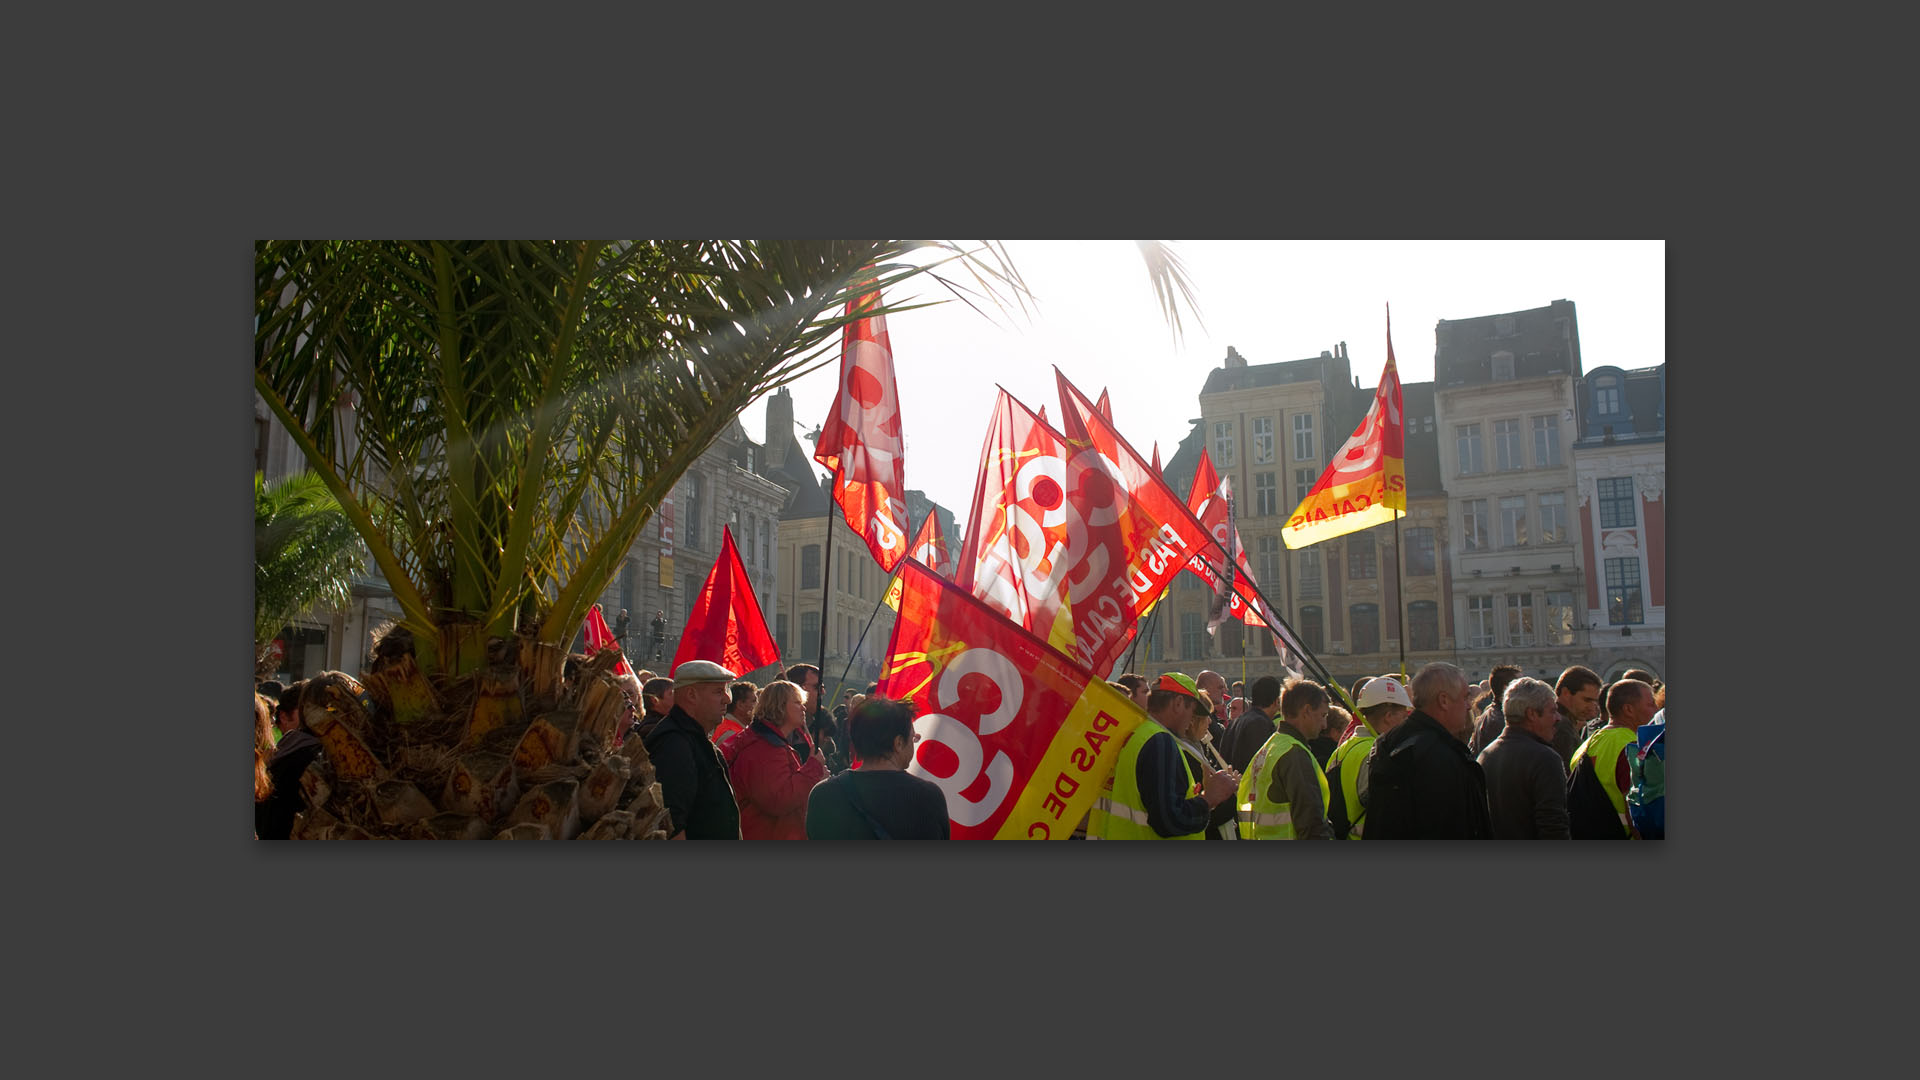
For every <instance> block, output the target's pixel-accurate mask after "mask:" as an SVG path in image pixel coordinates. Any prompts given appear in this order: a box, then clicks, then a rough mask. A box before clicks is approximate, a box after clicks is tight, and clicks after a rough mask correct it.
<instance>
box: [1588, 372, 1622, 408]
mask: <svg viewBox="0 0 1920 1080" xmlns="http://www.w3.org/2000/svg"><path fill="white" fill-rule="evenodd" d="M1593 411H1594V414H1595V415H1597V416H1613V415H1614V414H1616V413H1618V412H1619V411H1620V380H1618V379H1616V378H1614V377H1612V376H1611V375H1605V376H1601V377H1600V378H1598V379H1595V380H1593Z"/></svg>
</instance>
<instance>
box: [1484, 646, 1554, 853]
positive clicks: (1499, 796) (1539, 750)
mask: <svg viewBox="0 0 1920 1080" xmlns="http://www.w3.org/2000/svg"><path fill="white" fill-rule="evenodd" d="M1555 705H1556V702H1555V700H1554V693H1553V687H1551V686H1548V685H1547V684H1546V683H1544V682H1541V681H1540V680H1539V679H1527V678H1519V679H1514V680H1513V681H1512V682H1510V683H1508V684H1507V688H1506V694H1505V698H1504V700H1503V701H1502V703H1501V706H1502V709H1503V710H1504V711H1505V713H1506V723H1505V724H1504V725H1503V727H1502V730H1501V732H1500V734H1499V735H1497V736H1495V737H1494V740H1493V741H1492V742H1490V743H1488V744H1487V746H1486V749H1484V750H1482V751H1480V757H1479V759H1478V760H1479V762H1480V768H1481V770H1482V771H1484V772H1485V773H1486V776H1487V813H1488V816H1489V817H1490V818H1491V819H1492V821H1493V838H1494V839H1495V840H1570V839H1572V836H1573V834H1572V833H1570V832H1569V831H1568V829H1567V767H1566V766H1565V765H1563V764H1561V762H1560V754H1559V753H1558V752H1557V751H1555V750H1554V748H1553V727H1554V724H1555V723H1556V722H1558V721H1559V719H1560V713H1559V710H1558V709H1557V708H1556V707H1555Z"/></svg>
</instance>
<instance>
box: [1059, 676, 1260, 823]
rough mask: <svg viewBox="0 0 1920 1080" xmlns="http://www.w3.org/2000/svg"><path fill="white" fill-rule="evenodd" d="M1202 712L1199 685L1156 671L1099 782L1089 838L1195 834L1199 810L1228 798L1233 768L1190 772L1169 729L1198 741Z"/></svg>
mask: <svg viewBox="0 0 1920 1080" xmlns="http://www.w3.org/2000/svg"><path fill="white" fill-rule="evenodd" d="M1205 725H1206V717H1205V714H1203V713H1202V712H1201V711H1200V693H1199V687H1197V686H1195V685H1194V683H1193V680H1192V679H1190V678H1188V677H1187V676H1185V675H1182V674H1180V673H1179V672H1168V673H1167V674H1165V675H1162V676H1160V681H1159V682H1157V683H1155V684H1154V687H1153V689H1152V691H1151V692H1149V693H1148V694H1147V719H1145V720H1143V721H1141V722H1140V726H1139V727H1137V728H1134V729H1133V733H1132V734H1130V735H1129V736H1127V742H1126V745H1125V746H1122V747H1121V748H1120V757H1119V760H1117V761H1115V762H1114V766H1113V775H1112V776H1110V777H1108V779H1107V787H1106V789H1105V790H1104V791H1102V792H1101V793H1100V798H1099V799H1098V800H1096V801H1095V802H1094V804H1093V809H1092V810H1091V811H1089V812H1088V814H1087V839H1089V840H1199V839H1202V838H1203V837H1204V835H1205V833H1206V828H1207V815H1208V814H1209V813H1211V812H1212V810H1213V808H1214V807H1216V806H1219V805H1220V804H1221V803H1223V802H1225V801H1227V800H1228V799H1231V798H1233V792H1234V789H1235V788H1236V787H1238V785H1239V783H1240V774H1239V773H1237V772H1234V771H1233V770H1232V769H1231V768H1228V769H1222V770H1220V771H1218V772H1215V771H1213V770H1210V769H1207V768H1206V766H1205V765H1204V763H1203V764H1202V766H1201V768H1202V772H1203V775H1201V776H1197V777H1196V776H1195V775H1193V769H1192V768H1191V767H1190V766H1189V765H1188V764H1187V756H1186V755H1185V754H1183V753H1181V752H1180V744H1179V743H1178V742H1177V741H1175V735H1176V733H1177V734H1178V735H1179V736H1181V737H1184V738H1191V739H1198V738H1199V737H1200V733H1201V732H1202V731H1204V730H1205Z"/></svg>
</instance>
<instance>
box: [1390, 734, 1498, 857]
mask: <svg viewBox="0 0 1920 1080" xmlns="http://www.w3.org/2000/svg"><path fill="white" fill-rule="evenodd" d="M1367 761H1368V765H1367V773H1368V780H1367V797H1366V806H1367V839H1368V840H1486V839H1491V838H1492V836H1493V822H1492V819H1491V818H1490V816H1489V815H1488V813H1487V778H1486V774H1485V773H1484V772H1482V771H1481V769H1480V763H1479V762H1477V761H1475V760H1473V754H1472V752H1470V751H1469V750H1468V749H1467V744H1466V743H1463V742H1461V741H1460V740H1459V739H1456V738H1454V737H1453V736H1452V734H1450V733H1449V732H1448V731H1447V729H1446V728H1444V727H1441V726H1440V722H1439V721H1438V720H1435V719H1434V718H1433V717H1431V716H1428V715H1427V714H1426V713H1424V712H1420V711H1419V710H1415V711H1414V713H1413V714H1412V715H1411V716H1409V717H1407V719H1406V722H1405V723H1403V724H1401V725H1400V726H1399V727H1396V728H1394V729H1393V730H1392V731H1389V732H1387V733H1386V734H1385V735H1382V736H1380V738H1379V740H1378V741H1376V742H1375V743H1374V744H1373V750H1372V751H1371V752H1370V753H1369V754H1368V755H1367Z"/></svg>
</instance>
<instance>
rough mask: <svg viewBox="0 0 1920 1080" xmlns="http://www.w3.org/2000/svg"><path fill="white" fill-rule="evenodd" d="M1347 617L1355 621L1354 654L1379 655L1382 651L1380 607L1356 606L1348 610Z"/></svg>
mask: <svg viewBox="0 0 1920 1080" xmlns="http://www.w3.org/2000/svg"><path fill="white" fill-rule="evenodd" d="M1347 617H1348V618H1349V619H1352V620H1353V648H1352V649H1350V650H1348V651H1350V652H1354V653H1377V652H1379V651H1380V605H1378V604H1354V605H1353V606H1351V607H1349V608H1347Z"/></svg>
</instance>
